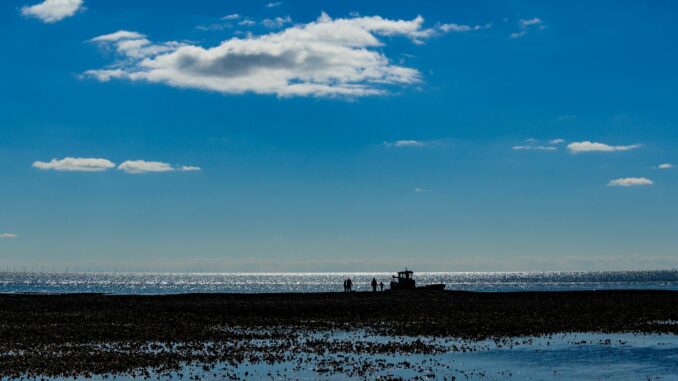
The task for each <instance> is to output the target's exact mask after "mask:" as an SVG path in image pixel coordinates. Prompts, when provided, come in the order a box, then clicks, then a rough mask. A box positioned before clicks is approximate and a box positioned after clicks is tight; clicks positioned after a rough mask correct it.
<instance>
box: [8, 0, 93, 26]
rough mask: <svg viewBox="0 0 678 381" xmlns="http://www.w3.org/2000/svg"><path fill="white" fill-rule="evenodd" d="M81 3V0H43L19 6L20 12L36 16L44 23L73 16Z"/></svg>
mask: <svg viewBox="0 0 678 381" xmlns="http://www.w3.org/2000/svg"><path fill="white" fill-rule="evenodd" d="M82 5H83V0H45V1H43V2H42V3H39V4H35V5H31V6H25V7H23V8H21V14H22V15H24V16H28V17H35V18H38V19H40V20H42V21H44V22H46V23H55V22H57V21H60V20H62V19H64V18H66V17H70V16H73V15H74V14H75V13H76V12H77V11H78V10H79V9H80V8H81V7H82Z"/></svg>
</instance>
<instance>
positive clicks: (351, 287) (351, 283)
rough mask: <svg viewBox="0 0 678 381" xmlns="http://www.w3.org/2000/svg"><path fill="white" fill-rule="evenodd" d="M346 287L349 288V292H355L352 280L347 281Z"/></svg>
mask: <svg viewBox="0 0 678 381" xmlns="http://www.w3.org/2000/svg"><path fill="white" fill-rule="evenodd" d="M346 286H347V287H348V292H351V291H353V281H351V278H348V279H346Z"/></svg>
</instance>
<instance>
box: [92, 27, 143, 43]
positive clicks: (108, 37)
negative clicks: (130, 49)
mask: <svg viewBox="0 0 678 381" xmlns="http://www.w3.org/2000/svg"><path fill="white" fill-rule="evenodd" d="M141 38H144V35H143V34H141V33H137V32H130V31H127V30H119V31H117V32H114V33H110V34H104V35H102V36H99V37H95V38H93V39H91V40H90V41H92V42H113V41H119V40H137V39H141Z"/></svg>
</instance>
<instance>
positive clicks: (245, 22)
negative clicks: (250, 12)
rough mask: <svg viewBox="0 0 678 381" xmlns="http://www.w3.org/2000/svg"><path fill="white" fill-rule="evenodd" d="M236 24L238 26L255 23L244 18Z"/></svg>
mask: <svg viewBox="0 0 678 381" xmlns="http://www.w3.org/2000/svg"><path fill="white" fill-rule="evenodd" d="M238 25H240V26H252V25H257V23H256V22H254V21H252V20H250V19H245V20H242V21H241V22H239V23H238Z"/></svg>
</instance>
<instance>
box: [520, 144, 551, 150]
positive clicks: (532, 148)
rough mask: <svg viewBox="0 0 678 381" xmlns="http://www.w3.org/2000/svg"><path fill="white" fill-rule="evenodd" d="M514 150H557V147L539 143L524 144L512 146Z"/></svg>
mask: <svg viewBox="0 0 678 381" xmlns="http://www.w3.org/2000/svg"><path fill="white" fill-rule="evenodd" d="M512 149H513V150H514V151H557V150H558V147H553V146H539V145H534V146H530V145H524V146H513V148H512Z"/></svg>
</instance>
